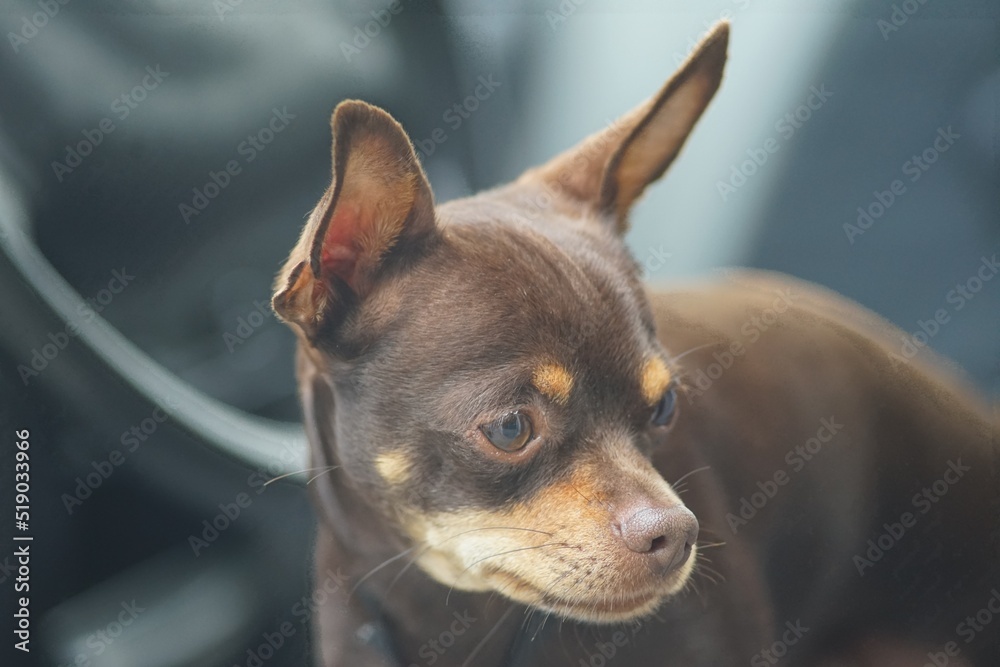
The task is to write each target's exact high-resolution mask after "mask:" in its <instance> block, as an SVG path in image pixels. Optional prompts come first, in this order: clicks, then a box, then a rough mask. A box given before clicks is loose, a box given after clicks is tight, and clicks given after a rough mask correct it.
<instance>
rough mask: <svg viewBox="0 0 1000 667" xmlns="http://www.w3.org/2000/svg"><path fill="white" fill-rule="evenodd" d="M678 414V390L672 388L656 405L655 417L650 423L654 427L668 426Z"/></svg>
mask: <svg viewBox="0 0 1000 667" xmlns="http://www.w3.org/2000/svg"><path fill="white" fill-rule="evenodd" d="M676 412H677V390H676V389H675V388H674V387H670V388H668V389H667V391H666V392H664V394H663V396H661V397H660V401H659V402H658V403H657V404H656V407H655V408H653V416H652V417H650V419H649V423H651V424H652V425H653V426H666V425H667V424H669V423H670V422H671V421H673V419H674V414H675V413H676Z"/></svg>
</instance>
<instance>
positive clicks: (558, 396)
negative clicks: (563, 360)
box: [531, 363, 573, 405]
mask: <svg viewBox="0 0 1000 667" xmlns="http://www.w3.org/2000/svg"><path fill="white" fill-rule="evenodd" d="M531 384H533V385H535V388H536V389H537V390H538V391H540V392H542V394H544V395H545V396H547V397H549V398H551V399H552V400H553V401H555V402H556V403H559V404H561V405H565V404H566V401H568V400H569V395H570V392H571V391H573V376H572V375H570V373H569V371H568V370H566V368H565V367H564V366H561V365H560V364H554V363H545V364H542V365H541V366H539V367H538V368H536V369H535V372H534V373H533V374H532V376H531Z"/></svg>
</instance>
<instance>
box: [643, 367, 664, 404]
mask: <svg viewBox="0 0 1000 667" xmlns="http://www.w3.org/2000/svg"><path fill="white" fill-rule="evenodd" d="M669 385H670V369H669V368H667V365H666V364H665V363H664V362H663V359H661V358H659V357H653V358H652V359H650V360H649V361H647V362H646V365H645V366H644V367H643V369H642V376H641V377H640V379H639V386H640V387H641V389H642V397H643V398H644V399H646V402H647V403H649V404H650V405H653V404H654V403H656V402H657V401H658V400H660V397H661V396H663V392H664V391H666V390H667V387H668V386H669Z"/></svg>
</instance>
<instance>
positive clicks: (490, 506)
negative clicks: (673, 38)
mask: <svg viewBox="0 0 1000 667" xmlns="http://www.w3.org/2000/svg"><path fill="white" fill-rule="evenodd" d="M727 38H728V26H727V25H726V24H720V25H718V26H717V27H716V28H714V29H713V30H712V31H711V33H710V34H709V35H708V36H707V37H706V38H705V39H704V40H703V42H702V43H701V44H700V46H699V47H698V48H697V49H696V50H695V52H694V53H693V54H692V56H691V57H690V58H689V59H688V60H687V62H686V63H685V64H684V65H683V66H682V67H681V68H680V70H679V71H678V72H677V73H676V74H675V75H674V76H673V77H672V78H671V79H670V80H669V81H668V82H667V83H666V85H665V86H664V88H663V89H662V90H661V91H660V92H659V93H658V94H657V95H656V96H655V97H653V98H652V99H651V100H649V101H648V102H646V103H645V104H643V105H641V106H639V107H638V108H637V109H635V110H634V111H632V112H631V113H629V114H627V115H626V116H624V117H623V118H621V119H620V120H619V121H618V122H616V123H615V124H613V125H612V126H610V127H608V128H607V129H605V130H604V131H603V132H601V133H599V134H596V135H594V136H592V137H590V138H588V139H586V140H585V141H584V142H583V143H581V144H580V145H579V146H577V147H576V148H574V149H572V150H570V151H568V152H566V153H564V154H561V155H559V156H557V157H556V158H554V159H553V160H551V161H550V162H548V163H547V164H545V165H543V166H541V167H539V168H536V169H533V170H530V171H528V172H527V173H525V174H524V175H523V176H522V177H521V178H519V179H518V180H516V181H515V182H514V183H512V184H510V185H508V186H505V187H502V188H499V189H496V190H492V191H489V192H484V193H481V194H478V195H476V196H474V197H471V198H468V199H463V200H459V201H454V202H450V203H448V204H445V205H441V206H437V207H435V205H434V201H433V197H432V194H431V189H430V186H429V184H428V182H427V179H426V178H425V176H424V173H423V171H422V169H421V167H420V165H419V163H418V161H417V159H416V157H415V154H414V151H413V148H412V146H411V144H410V141H409V139H408V138H407V136H406V134H405V133H404V132H403V129H402V128H401V127H400V126H399V125H398V124H397V123H396V122H395V121H394V120H393V119H392V118H391V117H390V116H389V115H388V114H386V113H385V112H383V111H381V110H379V109H376V108H374V107H372V106H370V105H368V104H365V103H363V102H356V101H349V102H344V103H342V104H341V105H340V106H338V107H337V109H336V111H335V112H334V115H333V121H332V123H333V133H334V138H335V142H334V148H333V182H332V184H331V186H330V188H329V189H328V190H327V192H326V194H325V195H324V197H323V199H322V201H321V202H320V204H319V205H318V206H317V208H316V209H315V211H314V212H313V214H312V216H311V217H310V219H309V222H308V224H307V226H306V228H305V231H304V233H303V235H302V237H301V239H300V240H299V243H298V244H297V245H296V247H295V249H294V250H293V251H292V254H291V257H290V258H289V260H288V263H287V264H286V266H285V268H284V270H283V271H282V272H281V274H280V276H279V278H278V282H277V293H276V295H275V297H274V301H273V303H274V308H275V310H276V311H277V313H278V314H279V315H280V316H281V317H282V318H283V319H284V320H285V321H287V322H288V323H289V324H290V325H291V327H292V328H293V329H294V330H295V331H296V333H297V334H298V337H299V353H298V373H299V378H300V387H301V396H302V402H303V406H304V410H305V420H306V429H307V432H308V434H309V439H310V442H311V445H312V457H313V461H314V463H313V465H315V466H317V467H318V468H324V467H326V466H336V469H335V470H334V471H333V472H332V473H331V474H329V475H328V476H326V477H322V478H320V481H318V482H317V483H316V484H315V485H314V486H313V487H311V488H313V489H314V490H315V500H316V503H317V505H318V507H319V509H320V513H321V522H320V537H319V544H318V548H317V591H318V592H323V593H324V594H323V596H322V599H323V600H325V604H324V605H323V606H322V608H321V611H320V613H319V615H318V620H317V623H316V626H315V627H316V630H317V633H318V640H319V644H320V645H321V660H320V661H321V663H322V664H324V665H338V666H350V667H367V666H372V665H392V666H398V665H402V666H408V665H435V664H436V665H476V666H477V667H491V666H494V665H523V666H528V665H533V666H540V665H546V666H549V665H567V666H569V665H572V666H577V665H591V666H593V667H600V666H601V665H605V664H611V663H615V664H620V665H636V666H640V667H643V666H649V667H654V666H655V667H667V666H670V665H677V666H685V667H690V666H692V665H706V666H713V667H717V666H719V665H745V664H750V665H753V666H757V665H772V664H778V663H779V662H780V663H781V664H786V665H816V664H831V665H832V664H865V665H881V666H885V665H897V664H899V665H904V664H905V665H914V666H918V667H919V665H922V664H931V665H937V666H940V665H944V664H951V665H957V664H962V665H996V664H1000V658H998V656H1000V643H998V641H997V637H998V636H1000V593H998V592H997V591H998V587H1000V568H998V560H1000V549H998V546H1000V537H998V531H997V526H998V523H1000V521H998V512H1000V457H998V452H1000V444H998V441H997V440H998V426H997V419H996V417H995V416H990V414H989V411H988V409H987V408H986V406H985V405H983V404H981V403H980V402H978V401H977V400H976V399H975V398H973V397H971V396H970V395H969V394H968V393H967V392H966V391H965V390H964V389H962V388H961V387H959V386H958V385H957V384H956V383H954V382H953V381H952V380H950V379H949V378H947V377H945V375H944V374H943V373H942V372H940V371H938V370H935V369H934V368H932V367H931V365H930V363H931V362H927V361H925V360H913V361H910V360H905V359H903V358H901V357H897V356H896V355H894V354H893V352H892V349H893V345H894V344H895V341H898V335H899V334H898V332H896V331H895V330H894V329H893V328H891V327H890V326H889V325H887V324H886V323H884V322H883V321H882V320H880V319H879V318H878V317H876V316H874V315H872V314H870V313H868V312H865V311H864V310H862V309H861V308H859V307H858V306H856V305H854V304H851V303H848V302H846V301H844V300H843V299H840V298H838V297H837V296H836V295H834V294H830V293H828V292H825V291H824V290H822V289H820V288H817V287H814V286H811V285H806V284H803V283H801V282H798V281H795V280H792V279H790V278H785V277H781V276H776V275H767V274H761V273H752V272H741V273H733V274H731V275H730V276H729V277H728V278H726V279H721V280H717V281H715V282H712V283H707V284H703V285H698V286H693V287H690V288H686V289H678V290H675V291H671V292H665V293H652V294H650V293H647V292H646V291H645V290H644V288H643V286H642V284H641V282H640V276H639V271H638V269H637V265H636V263H635V262H634V261H633V259H632V258H631V257H630V256H629V254H628V252H627V251H626V249H625V246H624V245H623V243H622V241H621V236H622V234H623V233H624V232H625V231H626V229H627V227H628V224H627V222H628V212H629V209H630V207H631V206H632V204H633V203H634V202H635V201H636V199H637V198H638V197H639V196H640V195H641V194H642V192H643V190H644V189H645V187H646V186H647V185H648V184H649V183H650V182H652V181H654V180H656V179H657V178H658V177H659V176H660V175H661V174H663V172H664V171H665V170H666V168H667V166H668V165H669V164H670V163H671V162H672V161H673V159H674V158H675V157H676V155H677V154H678V151H679V150H680V148H681V146H682V145H683V143H684V140H685V138H686V137H687V135H688V133H689V132H690V131H691V129H692V127H693V125H694V124H695V122H696V121H697V119H698V117H699V116H700V115H701V113H702V111H703V110H704V109H705V107H706V105H707V104H708V102H709V100H710V99H711V98H712V96H713V94H714V92H715V90H716V88H717V87H718V85H719V83H720V80H721V77H722V70H723V65H724V62H725V58H726V45H727ZM679 494H685V495H684V496H683V498H684V502H682V500H681V497H680V495H679ZM695 517H697V519H696V518H695ZM699 522H700V530H699ZM699 535H700V537H699ZM337 570H341V571H342V572H343V573H346V575H347V576H348V577H349V578H350V580H351V581H352V586H353V588H352V590H350V591H347V590H341V591H339V592H335V593H332V594H328V593H329V591H330V587H329V585H328V584H329V583H330V581H331V580H330V579H329V575H330V574H334V575H335V573H336V572H337ZM335 576H336V575H335ZM533 612H540V613H533ZM550 617H551V619H550ZM546 621H547V622H546Z"/></svg>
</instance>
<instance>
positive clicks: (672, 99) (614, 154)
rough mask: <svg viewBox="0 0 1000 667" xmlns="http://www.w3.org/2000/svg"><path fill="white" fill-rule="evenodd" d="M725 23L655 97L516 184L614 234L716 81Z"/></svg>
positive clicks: (674, 153) (676, 145)
mask: <svg viewBox="0 0 1000 667" xmlns="http://www.w3.org/2000/svg"><path fill="white" fill-rule="evenodd" d="M728 43H729V24H728V23H727V22H725V21H721V22H719V23H716V24H715V26H713V27H712V29H711V30H710V31H709V33H708V34H707V35H706V36H705V37H704V38H702V40H701V42H700V43H699V44H698V46H697V47H695V50H694V52H692V54H691V55H690V56H689V57H688V59H687V60H686V61H685V62H684V64H682V65H681V67H680V69H678V70H677V72H675V73H674V75H673V76H672V77H671V78H670V80H669V81H667V83H666V84H665V85H664V86H663V88H661V89H660V92H658V93H657V94H656V95H654V96H653V97H652V98H650V99H649V100H647V101H646V102H645V103H643V104H641V105H639V106H638V107H636V108H635V109H633V110H632V111H630V112H629V113H627V114H625V115H624V116H622V117H621V118H619V119H618V120H617V121H615V122H614V123H613V124H611V125H610V126H608V127H607V128H605V129H604V130H603V131H601V132H599V133H597V134H594V135H592V136H590V137H587V138H586V139H584V140H583V141H582V142H580V143H579V144H577V145H576V146H575V147H573V148H571V149H570V150H568V151H566V152H564V153H561V154H559V155H557V156H556V157H555V158H553V159H552V160H550V161H549V162H547V163H545V164H544V165H542V166H540V167H538V168H535V169H532V170H529V171H528V172H526V173H525V174H524V175H523V176H522V177H521V178H520V179H519V182H525V183H531V182H533V181H534V182H537V181H539V180H540V181H542V182H543V183H544V184H545V185H546V186H547V187H548V188H551V189H554V190H556V191H557V192H561V193H565V194H566V195H568V196H569V197H572V198H574V199H576V200H579V201H581V202H583V203H585V204H587V205H589V206H590V207H592V208H593V209H595V210H596V211H598V212H599V213H601V214H605V215H610V216H612V218H613V219H614V221H615V225H616V229H617V231H618V232H619V233H624V232H625V230H626V226H627V216H628V211H629V209H630V208H631V206H632V204H633V203H634V202H635V200H636V199H638V197H639V196H640V195H641V194H642V191H643V190H644V189H645V188H646V186H647V185H649V184H650V183H651V182H653V181H655V180H656V179H658V178H659V177H660V176H662V175H663V172H664V171H666V169H667V167H668V166H669V165H670V163H671V162H672V161H673V160H674V158H675V157H676V156H677V153H678V152H679V151H680V149H681V146H683V145H684V140H685V139H687V136H688V134H690V132H691V130H692V128H693V127H694V124H695V123H696V122H697V120H698V118H699V117H700V116H701V114H702V112H703V111H704V110H705V107H707V106H708V103H709V101H710V100H711V99H712V96H713V95H714V94H715V91H716V89H718V87H719V83H720V82H721V80H722V70H723V68H724V66H725V64H726V47H727V45H728Z"/></svg>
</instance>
